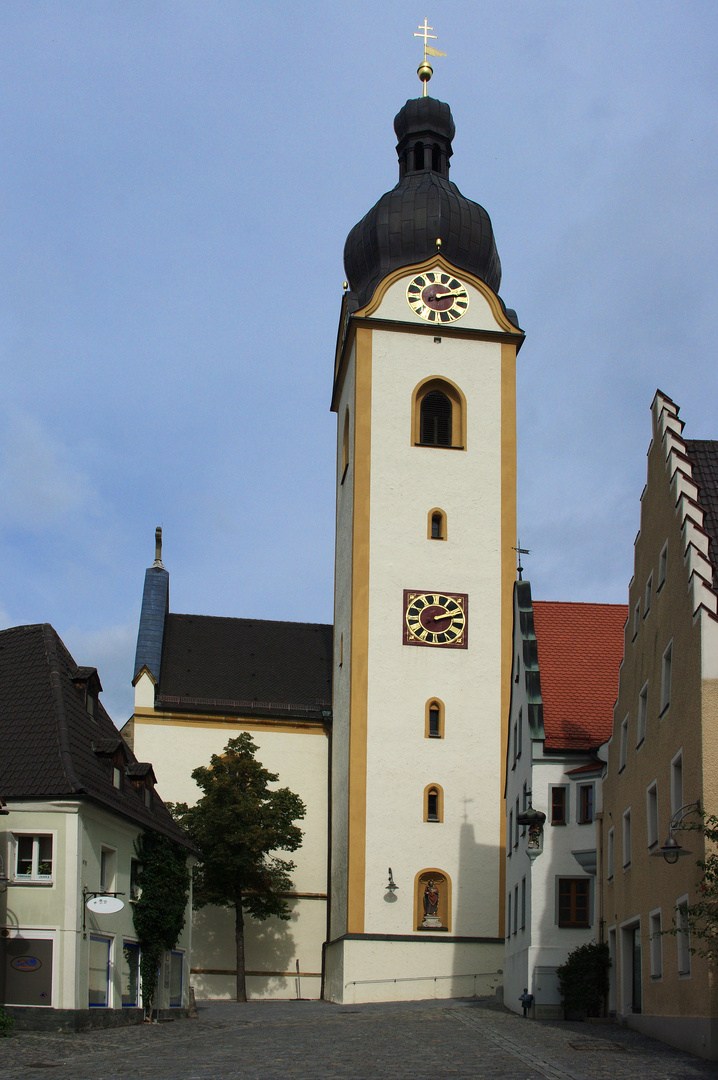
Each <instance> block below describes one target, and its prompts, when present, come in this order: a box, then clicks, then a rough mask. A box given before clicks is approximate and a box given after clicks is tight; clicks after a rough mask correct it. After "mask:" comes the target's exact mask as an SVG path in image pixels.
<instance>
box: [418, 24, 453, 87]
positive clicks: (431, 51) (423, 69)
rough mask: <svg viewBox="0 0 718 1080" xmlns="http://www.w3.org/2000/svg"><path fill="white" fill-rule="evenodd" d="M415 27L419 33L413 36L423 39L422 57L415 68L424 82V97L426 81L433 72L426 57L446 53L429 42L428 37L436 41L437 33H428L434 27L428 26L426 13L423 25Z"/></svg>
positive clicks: (444, 54)
mask: <svg viewBox="0 0 718 1080" xmlns="http://www.w3.org/2000/svg"><path fill="white" fill-rule="evenodd" d="M417 29H418V30H419V31H420V33H418V34H414V37H420V38H423V39H424V59H423V60H422V62H421V63H420V64H419V66H418V68H417V69H416V74H417V75H418V76H419V78H420V79H421V81H422V83H423V84H424V97H426V96H427V94H426V84H427V83H428V81H429V79H430V78H431V76H432V75H433V74H434V69H433V67H432V66H431V64H430V63H429V59H428V58H429V57H430V56H446V53H445V52H439V50H438V49H435V48H434V47H433V46H432V45H430V44H429V38H432V39H433V40H434V41H436V40H437V35H436V34H430V33H429V31H430V30H433V29H434V27H433V26H429V20H428V18H427V17H426V15H425V16H424V25H423V26H421V25H419V26H418V28H417Z"/></svg>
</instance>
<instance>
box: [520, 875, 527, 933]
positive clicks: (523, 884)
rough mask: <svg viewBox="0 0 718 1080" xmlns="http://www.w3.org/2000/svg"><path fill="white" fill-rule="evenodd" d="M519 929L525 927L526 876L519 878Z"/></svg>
mask: <svg viewBox="0 0 718 1080" xmlns="http://www.w3.org/2000/svg"><path fill="white" fill-rule="evenodd" d="M521 929H522V930H525V929H526V878H525V877H524V878H521Z"/></svg>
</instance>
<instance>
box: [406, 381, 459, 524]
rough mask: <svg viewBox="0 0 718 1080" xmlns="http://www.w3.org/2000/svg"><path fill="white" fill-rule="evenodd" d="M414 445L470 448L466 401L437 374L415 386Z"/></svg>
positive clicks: (413, 396)
mask: <svg viewBox="0 0 718 1080" xmlns="http://www.w3.org/2000/svg"><path fill="white" fill-rule="evenodd" d="M411 442H412V445H413V446H438V447H446V448H449V449H451V450H465V449H466V398H465V397H464V394H463V393H462V391H461V390H460V388H459V387H458V386H457V385H456V383H453V382H451V380H450V379H445V378H442V377H441V376H439V375H435V376H432V377H431V378H429V379H423V380H422V381H421V382H420V383H418V384H417V385H416V386H415V387H414V392H413V394H412V397H411ZM435 509H436V510H438V509H439V508H438V507H435ZM432 513H433V511H432ZM444 523H445V522H444ZM445 535H446V534H444V536H445ZM429 537H431V532H430V533H429Z"/></svg>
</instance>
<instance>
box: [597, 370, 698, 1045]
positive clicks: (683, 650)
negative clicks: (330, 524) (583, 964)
mask: <svg viewBox="0 0 718 1080" xmlns="http://www.w3.org/2000/svg"><path fill="white" fill-rule="evenodd" d="M652 421H653V437H652V440H651V444H650V447H649V451H648V475H647V482H646V486H645V488H644V491H643V495H642V497H641V523H640V530H639V533H638V535H637V537H636V541H635V566H634V574H633V578H632V580H631V583H630V585H629V597H628V611H629V614H628V621H627V624H626V631H625V643H624V660H623V664H622V667H621V674H620V685H619V695H618V701H617V704H616V708H615V712H614V725H613V734H612V737H611V740H610V742H609V743H608V752H607V758H608V760H607V772H606V777H605V781H604V789H603V807H604V810H603V817H602V821H601V822H600V826H601V829H600V832H601V838H600V842H601V848H602V860H601V872H602V897H603V911H602V919H603V924H604V926H605V928H606V934H607V940H608V943H609V946H610V950H611V957H612V968H611V1000H610V1006H611V1009H612V1010H615V1013H616V1015H617V1016H618V1018H619V1019H621V1020H622V1021H623V1022H624V1023H627V1024H629V1025H630V1026H632V1027H635V1028H637V1029H639V1030H641V1031H644V1032H645V1033H647V1034H649V1035H653V1036H655V1037H657V1038H661V1039H663V1040H664V1041H666V1042H670V1043H672V1044H673V1045H675V1046H678V1047H680V1048H682V1049H686V1050H690V1051H692V1052H693V1053H696V1054H701V1055H702V1056H705V1057H711V1058H715V1057H718V995H717V992H716V985H715V974H714V972H713V971H712V970H711V969H710V967H709V965H708V963H707V961H706V960H705V959H703V958H701V957H700V956H698V955H696V954H694V953H692V952H691V946H692V945H694V944H696V943H695V942H693V943H692V942H691V941H690V937H689V934H688V933H687V931H686V930H684V929H682V928H683V927H685V926H686V923H685V911H686V907H687V906H689V905H690V904H691V902H692V901H693V900H694V899H695V898H696V896H697V895H698V889H699V885H700V880H701V871H700V869H699V868H698V866H697V865H696V863H697V861H698V860H699V859H700V858H702V857H703V855H704V845H703V840H702V834H701V832H700V831H698V832H696V831H692V830H691V831H677V832H675V836H676V839H677V840H678V842H679V843H680V844H681V845H682V846H683V848H684V849H687V850H689V851H690V853H691V855H690V856H687V857H681V858H679V859H678V860H677V862H675V863H674V864H669V863H667V862H666V861H665V859H664V858H663V857H662V856H661V855H660V851H659V848H660V847H661V845H663V844H664V842H665V839H666V837H667V835H668V834H669V828H670V826H671V823H673V825H674V826H675V825H680V824H681V823H683V824H684V825H687V824H690V823H691V822H693V823H697V822H698V820H699V818H698V815H697V814H696V813H695V812H694V810H695V808H696V807H697V804H699V805H700V807H702V808H705V810H706V811H707V812H709V813H714V812H715V809H716V806H717V805H718V802H717V800H716V795H717V794H718V791H717V790H716V789H717V785H718V767H717V766H718V761H717V760H716V732H717V731H718V698H717V694H716V689H717V687H718V682H717V681H716V680H717V678H718V620H717V618H716V612H717V606H716V591H715V568H716V549H715V546H714V545H715V539H714V538H715V537H716V535H718V534H717V533H716V524H717V522H716V516H715V510H716V505H717V504H716V478H717V477H718V472H717V471H716V464H718V444H716V443H711V442H698V441H693V442H691V441H688V440H685V439H684V438H683V423H682V421H681V420H680V419H679V417H678V408H677V406H676V405H675V404H674V403H673V402H672V401H671V400H670V398H668V397H667V396H666V395H664V394H663V393H661V392H660V391H659V392H658V393H657V394H656V396H655V398H654V401H653V404H652ZM672 928H678V932H677V933H676V934H675V935H671V934H666V933H665V932H666V931H668V930H671V929H672Z"/></svg>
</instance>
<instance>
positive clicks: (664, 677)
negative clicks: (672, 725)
mask: <svg viewBox="0 0 718 1080" xmlns="http://www.w3.org/2000/svg"><path fill="white" fill-rule="evenodd" d="M672 667H673V642H672V641H671V643H670V644H669V646H668V648H667V649H666V651H665V652H664V654H663V659H662V661H661V716H663V714H664V712H665V711H666V709H667V708H668V706H669V705H670V703H671V668H672Z"/></svg>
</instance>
